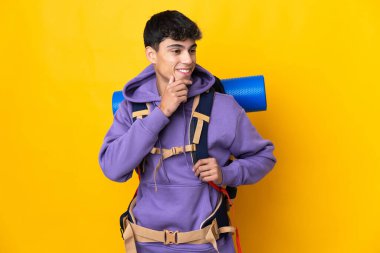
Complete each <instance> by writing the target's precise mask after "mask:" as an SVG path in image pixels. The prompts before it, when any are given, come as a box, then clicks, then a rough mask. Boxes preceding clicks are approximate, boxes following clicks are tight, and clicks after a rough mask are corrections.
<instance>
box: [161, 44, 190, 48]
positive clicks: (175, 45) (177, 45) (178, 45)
mask: <svg viewBox="0 0 380 253" xmlns="http://www.w3.org/2000/svg"><path fill="white" fill-rule="evenodd" d="M173 47H180V48H185V46H183V45H181V44H172V45H169V46H167V48H173ZM194 47H197V43H194V44H193V45H191V47H190V48H194Z"/></svg>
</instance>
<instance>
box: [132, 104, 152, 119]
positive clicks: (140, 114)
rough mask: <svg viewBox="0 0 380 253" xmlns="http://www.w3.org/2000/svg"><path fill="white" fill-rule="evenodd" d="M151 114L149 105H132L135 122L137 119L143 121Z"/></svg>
mask: <svg viewBox="0 0 380 253" xmlns="http://www.w3.org/2000/svg"><path fill="white" fill-rule="evenodd" d="M148 114H149V104H148V103H132V118H133V122H135V121H136V120H137V119H142V118H144V117H146V116H147V115H148Z"/></svg>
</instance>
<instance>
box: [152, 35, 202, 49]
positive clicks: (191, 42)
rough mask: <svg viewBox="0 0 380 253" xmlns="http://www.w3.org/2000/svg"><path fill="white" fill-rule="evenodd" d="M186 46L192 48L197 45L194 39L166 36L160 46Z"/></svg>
mask: <svg viewBox="0 0 380 253" xmlns="http://www.w3.org/2000/svg"><path fill="white" fill-rule="evenodd" d="M176 45H177V46H179V47H184V48H190V47H193V46H196V44H195V41H194V40H193V39H186V40H173V39H171V38H166V39H164V40H163V41H161V43H160V44H159V48H160V49H161V48H162V49H164V48H170V47H174V46H176Z"/></svg>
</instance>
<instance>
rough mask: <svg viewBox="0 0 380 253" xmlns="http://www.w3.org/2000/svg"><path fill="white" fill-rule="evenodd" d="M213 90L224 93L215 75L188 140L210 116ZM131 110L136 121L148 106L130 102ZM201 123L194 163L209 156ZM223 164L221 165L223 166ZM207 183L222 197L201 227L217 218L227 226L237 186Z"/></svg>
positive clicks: (127, 214) (128, 213)
mask: <svg viewBox="0 0 380 253" xmlns="http://www.w3.org/2000/svg"><path fill="white" fill-rule="evenodd" d="M215 92H219V93H225V90H224V87H223V85H222V83H221V81H220V80H219V78H217V77H215V83H214V85H213V86H212V87H211V88H210V89H209V90H208V91H206V92H204V93H202V94H201V95H200V97H199V104H198V106H197V107H196V109H195V112H196V114H197V115H199V114H200V115H202V117H201V118H199V117H194V116H192V118H191V123H190V133H189V134H190V140H193V139H194V135H195V134H196V132H197V131H196V129H197V125H198V124H199V123H200V122H199V121H201V120H202V119H204V116H206V118H207V117H208V118H209V117H210V115H211V110H212V106H213V102H214V94H215ZM132 112H133V113H132V117H133V121H136V120H137V119H138V118H143V117H146V116H147V115H148V114H149V108H148V106H147V104H145V103H132ZM193 115H194V113H193ZM201 125H202V127H201V133H200V137H199V138H198V139H199V140H198V141H197V142H198V143H195V145H196V149H195V151H192V158H193V163H194V164H195V163H196V162H197V161H198V160H199V159H204V158H208V157H209V154H208V146H207V135H208V125H209V122H208V121H207V120H202V122H201ZM198 135H199V133H198ZM193 145H194V144H193ZM232 160H233V157H231V158H230V160H229V161H228V162H227V164H225V165H228V164H229V163H231V162H232ZM225 165H222V166H225ZM136 172H137V174H138V175H139V177H140V175H141V173H142V164H140V166H138V168H136ZM209 185H210V186H211V187H212V188H214V189H215V190H217V191H219V192H220V193H221V195H222V196H221V198H222V199H221V204H220V205H218V206H217V210H214V212H213V213H212V214H211V215H210V216H209V217H208V218H207V219H206V220H205V221H203V222H202V225H201V228H204V227H206V226H208V225H210V224H211V223H212V221H213V220H214V219H216V220H217V223H218V227H223V226H229V225H230V219H229V217H228V211H229V209H230V207H231V206H232V201H231V200H232V199H234V198H235V197H236V194H237V188H236V187H230V186H226V188H223V187H219V186H217V185H216V184H214V183H213V182H209ZM136 194H137V190H136V193H135V195H134V197H133V199H132V201H131V203H130V204H129V206H128V210H127V211H126V212H124V213H123V214H122V215H121V216H120V231H121V234H122V235H123V233H124V219H125V218H127V219H128V220H129V221H130V222H134V217H132V215H131V207H132V208H133V205H134V202H135V198H136Z"/></svg>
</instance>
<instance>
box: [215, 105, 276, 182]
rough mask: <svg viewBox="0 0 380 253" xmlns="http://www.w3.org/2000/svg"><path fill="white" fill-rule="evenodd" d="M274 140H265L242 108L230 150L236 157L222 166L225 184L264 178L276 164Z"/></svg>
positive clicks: (255, 180)
mask: <svg viewBox="0 0 380 253" xmlns="http://www.w3.org/2000/svg"><path fill="white" fill-rule="evenodd" d="M273 150H274V146H273V144H272V142H270V141H268V140H264V139H263V138H262V137H261V136H260V135H259V133H258V132H257V131H256V129H255V127H254V126H253V125H252V123H251V122H250V120H249V118H248V117H247V115H246V113H245V111H244V110H243V109H241V111H240V114H239V116H238V122H237V125H236V129H235V138H234V140H233V142H232V144H231V146H230V152H231V154H233V155H234V156H235V157H236V160H234V161H233V162H232V163H231V164H229V165H227V166H225V167H222V168H221V170H222V176H223V182H222V184H223V185H229V186H238V185H242V184H253V183H256V182H257V181H259V180H260V179H261V178H263V177H264V176H265V175H266V174H267V173H268V172H269V171H270V170H271V169H272V168H273V166H274V164H275V163H276V159H275V157H274V156H273Z"/></svg>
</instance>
